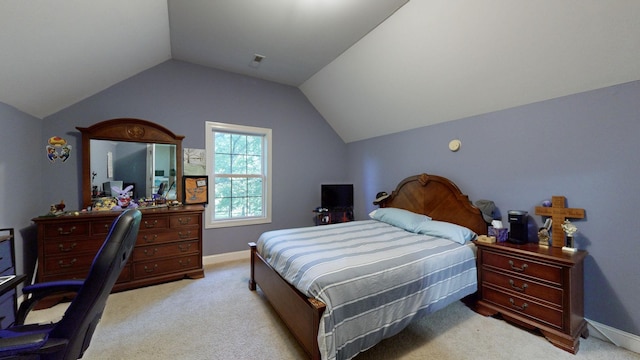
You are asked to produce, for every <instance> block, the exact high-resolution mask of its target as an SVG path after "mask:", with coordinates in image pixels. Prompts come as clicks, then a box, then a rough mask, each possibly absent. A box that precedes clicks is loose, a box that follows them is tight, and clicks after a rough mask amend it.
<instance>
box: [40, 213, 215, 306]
mask: <svg viewBox="0 0 640 360" xmlns="http://www.w3.org/2000/svg"><path fill="white" fill-rule="evenodd" d="M203 210H204V208H203V207H202V206H201V205H190V206H182V207H175V208H169V207H164V208H156V209H142V210H141V212H142V222H141V223H140V230H139V232H138V240H137V242H136V246H135V248H134V250H133V254H132V256H131V258H130V259H129V263H128V264H127V266H126V267H125V268H124V269H123V270H122V273H121V274H120V277H119V278H118V281H117V283H116V284H115V286H114V288H113V290H114V291H122V290H128V289H134V288H138V287H142V286H147V285H152V284H158V283H162V282H166V281H170V280H177V279H182V278H185V277H187V278H192V279H196V278H202V277H204V269H203V267H202V212H203ZM119 214H120V212H119V211H99V212H98V211H94V212H84V213H81V214H80V215H77V216H74V215H62V216H56V217H50V216H45V217H39V218H35V219H33V221H34V222H35V223H36V224H37V226H38V269H37V278H36V281H37V282H44V281H52V280H63V279H83V278H84V277H85V276H86V275H87V273H88V271H89V268H90V267H91V261H92V260H93V258H94V256H95V254H96V252H97V251H98V249H100V246H101V245H102V242H103V241H104V238H105V236H106V235H107V232H108V231H109V227H110V225H111V223H112V222H113V220H114V218H116V217H117V216H118V215H119ZM62 299H63V297H60V298H56V299H51V300H52V301H50V302H48V303H46V305H52V304H55V303H57V302H59V301H61V300H62Z"/></svg>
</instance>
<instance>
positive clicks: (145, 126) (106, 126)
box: [76, 118, 184, 209]
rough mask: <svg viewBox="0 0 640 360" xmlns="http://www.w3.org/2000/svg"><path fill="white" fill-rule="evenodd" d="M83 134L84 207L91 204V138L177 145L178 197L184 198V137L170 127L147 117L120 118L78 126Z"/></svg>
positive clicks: (179, 199)
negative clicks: (143, 118) (146, 118)
mask: <svg viewBox="0 0 640 360" xmlns="http://www.w3.org/2000/svg"><path fill="white" fill-rule="evenodd" d="M76 129H78V130H79V131H80V132H81V133H82V206H83V208H85V209H86V208H87V207H88V206H91V204H92V201H91V140H115V141H127V142H139V143H150V144H153V143H155V144H173V145H175V146H176V162H177V164H176V179H177V181H176V200H178V201H182V140H183V139H184V135H176V134H174V133H173V132H172V131H170V130H168V129H167V128H165V127H163V126H161V125H158V124H156V123H153V122H151V121H148V120H142V119H134V118H119V119H111V120H105V121H102V122H99V123H96V124H94V125H91V126H89V127H86V128H85V127H76Z"/></svg>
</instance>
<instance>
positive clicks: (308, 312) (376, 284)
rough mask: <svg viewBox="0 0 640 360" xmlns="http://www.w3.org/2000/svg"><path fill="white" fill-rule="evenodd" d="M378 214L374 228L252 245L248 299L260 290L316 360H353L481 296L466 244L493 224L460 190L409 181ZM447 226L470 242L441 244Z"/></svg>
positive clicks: (340, 228) (274, 236) (291, 234)
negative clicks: (431, 317)
mask: <svg viewBox="0 0 640 360" xmlns="http://www.w3.org/2000/svg"><path fill="white" fill-rule="evenodd" d="M405 211H406V212H405ZM375 212H376V214H374V217H373V219H370V220H360V221H354V222H349V223H342V224H333V225H324V226H316V227H307V228H297V229H283V230H274V231H269V232H266V233H264V234H262V235H261V236H260V239H258V241H257V242H255V243H254V242H252V243H250V244H249V246H250V249H251V274H250V280H249V289H250V290H256V287H257V286H259V287H260V289H261V290H262V292H263V293H264V295H265V297H266V298H267V299H268V301H269V302H270V303H271V305H272V306H273V308H274V309H275V310H276V312H277V313H278V315H279V316H280V317H281V319H282V320H283V322H284V323H285V324H286V325H287V327H288V328H289V330H290V331H291V333H292V334H293V335H294V337H295V338H296V340H297V341H298V342H299V343H300V345H301V346H302V348H303V349H304V350H305V352H306V353H307V354H308V356H309V358H311V359H314V360H315V359H327V360H333V359H350V358H353V357H354V356H356V355H357V354H358V353H359V352H361V351H364V350H366V349H368V348H370V347H372V346H374V345H375V344H376V343H378V342H379V341H380V340H382V339H384V338H387V337H390V336H393V335H395V334H396V333H398V332H399V331H401V330H402V329H403V328H404V327H406V325H408V323H410V322H411V321H412V320H414V319H416V318H419V317H421V316H423V315H425V314H428V313H431V312H434V311H437V310H439V309H441V308H443V307H445V306H447V305H448V304H450V303H452V302H454V301H457V300H461V299H463V298H465V297H468V296H469V295H471V294H473V293H475V291H476V289H477V271H476V268H475V253H474V251H473V249H472V247H473V244H471V243H470V242H469V241H468V240H469V239H470V238H471V236H475V234H486V232H487V224H486V222H485V221H484V219H483V217H482V213H481V212H480V210H479V209H478V208H476V207H475V206H473V205H472V204H471V202H470V201H469V199H468V197H467V196H466V195H464V194H462V192H461V191H460V189H459V188H458V187H457V186H456V185H455V184H454V183H453V182H451V181H450V180H448V179H446V178H444V177H441V176H437V175H428V174H420V175H415V176H411V177H408V178H406V179H404V180H403V181H401V182H400V183H399V184H398V186H397V187H396V189H395V190H394V191H393V192H392V193H391V195H390V196H389V197H388V198H387V199H386V200H384V201H383V202H382V203H380V209H379V210H376V211H375ZM398 213H400V214H401V215H402V217H397V216H395V215H397V214H398ZM407 214H408V215H409V217H406V216H405V215H407ZM385 215H386V216H389V215H393V216H390V217H386V218H385V217H384V216H385ZM424 216H427V217H428V218H426V219H424ZM421 217H422V218H421ZM389 219H390V220H389ZM450 224H455V225H450ZM425 225H426V226H425ZM434 225H438V226H437V227H436V231H435V232H433V231H432V227H433V226H434ZM440 225H446V226H447V230H448V227H449V226H451V227H455V230H456V235H455V236H456V238H455V239H457V236H458V230H460V229H463V231H461V234H462V235H460V236H462V237H463V238H464V239H463V240H456V241H452V240H450V239H443V238H442V237H441V235H440V234H441V233H440V232H439V231H440ZM442 236H447V237H449V235H448V233H447V234H445V235H442ZM451 239H454V237H451ZM317 254H321V255H322V257H316V255H317ZM374 264H375V265H376V266H378V265H381V266H382V268H380V267H374ZM344 275H346V276H348V277H349V280H348V281H350V283H349V284H347V283H346V281H347V280H345V278H344ZM285 279H288V280H285ZM351 281H353V283H351ZM356 290H357V291H356ZM365 290H366V291H368V293H367V294H366V295H363V294H362V293H361V291H365Z"/></svg>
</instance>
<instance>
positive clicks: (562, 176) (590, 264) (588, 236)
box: [347, 81, 640, 335]
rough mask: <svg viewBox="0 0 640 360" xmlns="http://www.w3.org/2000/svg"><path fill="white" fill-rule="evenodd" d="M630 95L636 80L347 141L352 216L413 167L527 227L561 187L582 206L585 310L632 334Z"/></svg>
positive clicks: (639, 89)
mask: <svg viewBox="0 0 640 360" xmlns="http://www.w3.org/2000/svg"><path fill="white" fill-rule="evenodd" d="M638 99H640V81H636V82H632V83H627V84H623V85H619V86H614V87H609V88H604V89H600V90H596V91H590V92H586V93H582V94H577V95H572V96H567V97H562V98H558V99H553V100H549V101H544V102H540V103H535V104H531V105H526V106H520V107H517V108H513V109H508V110H503V111H498V112H495V113H491V114H486V115H482V116H475V117H472V118H467V119H461V120H457V121H452V122H448V123H444V124H439V125H432V126H428V127H424V128H420V129H416V130H412V131H407V132H402V133H397V134H393V135H388V136H383V137H379V138H374V139H369V140H364V141H359V142H354V143H350V144H348V146H347V148H348V154H349V164H348V174H349V176H348V177H349V179H350V180H352V181H353V182H354V183H355V187H356V189H357V194H356V195H355V200H356V217H357V218H358V219H363V218H365V217H366V214H367V213H368V212H369V211H370V210H372V209H373V208H374V207H373V205H372V203H371V201H372V199H373V198H374V196H375V194H376V192H378V191H383V190H384V191H387V192H389V191H391V190H393V189H394V187H395V186H396V184H397V183H398V182H399V181H400V180H402V179H403V178H405V177H407V176H409V175H414V174H419V173H421V172H427V173H432V174H437V175H443V176H446V177H448V178H450V179H451V180H453V181H454V182H455V183H456V184H458V186H459V187H460V188H461V190H462V191H463V192H464V193H466V194H468V195H469V197H470V199H471V200H472V201H474V202H475V201H476V200H478V199H490V200H493V201H494V202H495V203H496V205H497V207H498V210H499V212H500V213H501V214H506V212H507V211H508V210H526V211H528V212H529V214H530V215H531V216H530V222H531V223H530V228H531V229H535V228H537V227H538V226H539V225H540V223H541V217H540V216H536V215H535V214H534V213H535V209H534V208H535V207H536V206H538V205H539V204H540V202H541V201H542V200H543V199H549V198H550V197H551V196H552V195H563V196H565V197H566V198H567V205H568V206H569V207H578V208H584V209H585V211H586V218H585V219H584V220H576V221H574V224H575V225H576V226H577V227H578V229H579V231H578V233H577V236H576V239H575V240H576V243H577V247H579V248H580V249H584V250H587V251H588V252H589V257H588V258H587V260H586V263H585V279H584V282H585V292H586V293H585V299H584V300H585V313H586V317H587V318H589V319H591V320H595V321H597V322H600V323H603V324H607V325H610V326H612V327H615V328H617V329H621V330H624V331H627V332H630V333H633V334H636V335H640V312H638V311H636V309H637V299H638V294H639V293H640V277H639V276H638V275H637V271H636V267H637V262H638V259H639V258H640V246H639V245H638V239H637V236H638V232H639V230H640V229H639V227H638V221H637V219H636V217H637V216H638V204H640V191H638V185H637V184H638V178H639V177H640V162H638V160H633V158H635V157H637V154H639V153H640V142H639V141H638V135H639V134H640V101H638ZM454 138H459V139H460V140H462V148H461V149H460V151H458V152H455V153H454V152H451V151H449V149H448V147H447V144H448V142H449V141H450V140H451V139H454ZM503 220H504V221H505V223H507V222H506V216H503ZM507 224H508V223H507ZM530 238H534V239H535V234H531V235H530Z"/></svg>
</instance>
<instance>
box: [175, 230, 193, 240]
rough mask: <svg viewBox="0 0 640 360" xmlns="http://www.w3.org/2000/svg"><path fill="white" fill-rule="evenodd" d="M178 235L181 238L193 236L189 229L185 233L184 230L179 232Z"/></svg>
mask: <svg viewBox="0 0 640 360" xmlns="http://www.w3.org/2000/svg"><path fill="white" fill-rule="evenodd" d="M178 236H179V237H180V239H187V238H188V237H189V236H191V231H187V233H186V234H183V233H182V231H180V232H178Z"/></svg>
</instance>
